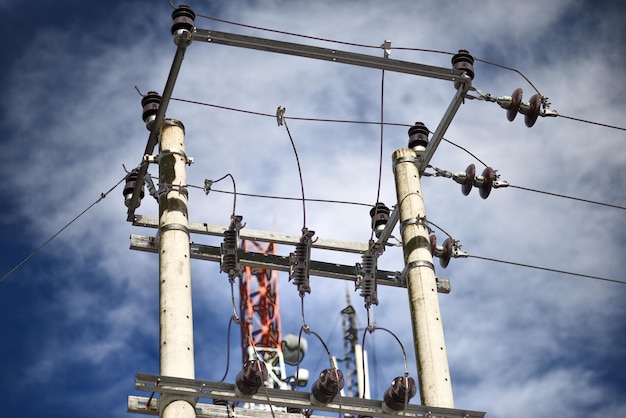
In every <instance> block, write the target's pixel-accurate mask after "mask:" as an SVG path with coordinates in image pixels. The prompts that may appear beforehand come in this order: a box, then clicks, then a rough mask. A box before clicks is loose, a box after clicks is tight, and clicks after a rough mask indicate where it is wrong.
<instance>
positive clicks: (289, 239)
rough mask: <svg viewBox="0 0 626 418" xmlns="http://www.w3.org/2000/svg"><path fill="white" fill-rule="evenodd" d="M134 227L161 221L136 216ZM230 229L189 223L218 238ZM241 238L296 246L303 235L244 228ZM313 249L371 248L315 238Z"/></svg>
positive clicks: (361, 250)
mask: <svg viewBox="0 0 626 418" xmlns="http://www.w3.org/2000/svg"><path fill="white" fill-rule="evenodd" d="M133 225H135V226H143V227H146V228H158V227H159V220H158V219H157V218H156V217H153V216H143V215H135V219H134V220H133ZM227 229H228V227H226V226H220V225H213V224H207V223H200V222H189V232H191V233H196V234H202V235H213V236H216V237H223V236H224V231H226V230H227ZM239 237H240V238H241V239H244V240H250V241H258V242H272V243H274V244H285V245H296V244H298V243H299V242H300V238H301V235H293V234H284V233H281V232H272V231H262V230H258V229H250V228H242V229H240V230H239ZM313 248H318V249H320V250H334V251H343V252H348V253H357V254H362V253H364V252H365V251H367V249H368V248H369V246H368V244H367V243H361V242H348V241H339V240H335V239H327V238H315V241H314V242H313Z"/></svg>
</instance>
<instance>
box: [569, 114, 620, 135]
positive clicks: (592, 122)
mask: <svg viewBox="0 0 626 418" xmlns="http://www.w3.org/2000/svg"><path fill="white" fill-rule="evenodd" d="M556 116H557V117H561V118H564V119H570V120H574V121H577V122H583V123H588V124H591V125H597V126H603V127H605V128H611V129H617V130H620V131H626V128H622V127H621V126H615V125H607V124H606V123H600V122H594V121H591V120H585V119H579V118H575V117H572V116H565V115H561V114H560V113H558V114H557V115H556Z"/></svg>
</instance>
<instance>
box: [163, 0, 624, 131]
mask: <svg viewBox="0 0 626 418" xmlns="http://www.w3.org/2000/svg"><path fill="white" fill-rule="evenodd" d="M169 3H170V5H171V6H172V8H175V6H174V4H173V2H172V0H170V1H169ZM195 14H196V16H198V17H201V18H203V19H207V20H212V21H215V22H220V23H225V24H229V25H233V26H239V27H244V28H248V29H254V30H259V31H264V32H270V33H276V34H280V35H287V36H293V37H297V38H303V39H309V40H314V41H321V42H328V43H334V44H338V45H346V46H352V47H357V48H366V49H380V48H382V47H384V45H369V44H362V43H357V42H348V41H340V40H337V39H330V38H324V37H319V36H312V35H304V34H301V33H296V32H289V31H283V30H278V29H271V28H266V27H262V26H255V25H249V24H245V23H240V22H235V21H232V20H226V19H220V18H217V17H213V16H209V15H206V14H202V13H195ZM389 49H390V50H398V51H414V52H426V53H433V54H443V55H451V56H452V55H455V53H454V52H450V51H443V50H437V49H431V48H416V47H398V46H394V47H389ZM473 58H474V61H478V62H482V63H484V64H487V65H491V66H494V67H497V68H502V69H504V70H507V71H512V72H514V73H516V74H518V75H519V76H520V77H522V78H523V79H524V80H525V81H526V82H527V83H528V84H529V85H530V86H531V87H532V88H533V89H534V90H535V92H536V93H538V94H539V95H541V96H542V97H543V94H542V93H541V91H540V90H539V88H538V87H537V86H536V85H535V84H534V83H533V82H532V81H531V80H530V78H528V77H527V76H526V75H525V74H524V73H523V72H522V71H520V70H518V69H517V68H513V67H509V66H507V65H503V64H499V63H497V62H493V61H490V60H487V59H484V58H480V57H477V56H473ZM556 116H558V117H562V118H564V119H570V120H574V121H578V122H582V123H588V124H593V125H597V126H603V127H606V128H611V129H617V130H622V131H626V128H624V127H620V126H616V125H609V124H605V123H600V122H595V121H590V120H585V119H581V118H576V117H572V116H566V115H561V114H556Z"/></svg>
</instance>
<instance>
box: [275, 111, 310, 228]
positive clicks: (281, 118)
mask: <svg viewBox="0 0 626 418" xmlns="http://www.w3.org/2000/svg"><path fill="white" fill-rule="evenodd" d="M284 115H285V108H284V107H282V106H279V107H278V112H277V113H276V119H277V120H278V126H280V125H285V130H286V131H287V135H288V136H289V141H290V142H291V147H292V148H293V154H294V156H295V157H296V164H297V165H298V176H299V177H300V192H301V193H302V231H303V233H304V231H305V229H306V198H305V197H304V180H302V168H301V167H300V157H298V150H297V149H296V143H295V142H294V141H293V137H292V136H291V132H290V131H289V126H287V121H286V120H285V118H284Z"/></svg>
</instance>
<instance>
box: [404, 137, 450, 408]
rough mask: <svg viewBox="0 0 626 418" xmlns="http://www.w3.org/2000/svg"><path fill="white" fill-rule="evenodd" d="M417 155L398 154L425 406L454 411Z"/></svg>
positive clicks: (411, 302)
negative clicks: (452, 409)
mask: <svg viewBox="0 0 626 418" xmlns="http://www.w3.org/2000/svg"><path fill="white" fill-rule="evenodd" d="M416 158H417V155H416V153H415V151H413V150H412V149H410V148H401V149H398V150H396V151H395V152H394V153H393V156H392V159H393V164H394V175H395V182H396V195H397V198H398V206H399V210H400V230H401V234H402V247H403V251H404V262H405V266H406V272H407V275H406V280H407V291H408V294H409V307H410V310H411V324H412V327H413V339H414V343H415V355H416V358H417V365H418V373H419V376H418V377H419V386H420V396H421V400H422V404H423V405H427V406H437V407H443V408H454V399H453V396H452V383H451V381H450V372H449V368H448V356H447V353H446V344H445V340H444V335H443V324H442V321H441V313H440V310H439V297H438V295H437V282H436V278H435V268H434V265H433V258H432V254H431V253H430V242H429V231H428V227H427V224H426V212H425V208H424V200H423V196H422V187H421V183H420V174H419V168H418V166H417V164H416V161H417V160H416Z"/></svg>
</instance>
